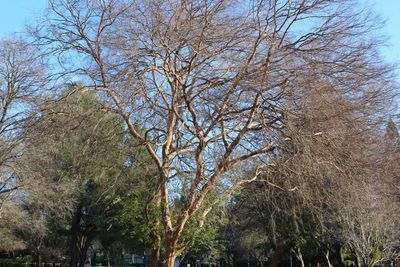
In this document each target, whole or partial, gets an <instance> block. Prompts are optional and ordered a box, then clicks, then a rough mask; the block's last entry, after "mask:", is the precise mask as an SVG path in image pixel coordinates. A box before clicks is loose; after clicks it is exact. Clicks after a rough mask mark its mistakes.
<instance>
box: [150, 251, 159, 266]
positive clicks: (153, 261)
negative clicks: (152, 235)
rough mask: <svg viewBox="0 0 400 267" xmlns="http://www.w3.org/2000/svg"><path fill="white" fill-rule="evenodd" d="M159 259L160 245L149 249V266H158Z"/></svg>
mask: <svg viewBox="0 0 400 267" xmlns="http://www.w3.org/2000/svg"><path fill="white" fill-rule="evenodd" d="M159 259H160V246H157V247H155V248H153V249H152V250H151V253H150V267H158V260H159Z"/></svg>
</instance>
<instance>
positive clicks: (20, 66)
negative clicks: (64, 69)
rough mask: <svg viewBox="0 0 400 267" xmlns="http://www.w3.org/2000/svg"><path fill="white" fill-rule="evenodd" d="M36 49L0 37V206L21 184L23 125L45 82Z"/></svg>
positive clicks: (42, 62)
mask: <svg viewBox="0 0 400 267" xmlns="http://www.w3.org/2000/svg"><path fill="white" fill-rule="evenodd" d="M39 52H40V51H39V50H38V49H37V48H36V47H34V46H32V45H30V44H28V43H27V42H26V41H24V40H23V39H20V38H9V39H1V40H0V155H1V156H0V210H1V207H2V205H3V204H4V201H5V200H6V199H7V198H9V197H10V195H11V194H12V192H13V191H14V190H15V189H17V188H18V187H19V186H22V185H23V182H22V181H20V179H19V177H17V176H16V175H15V168H16V164H17V162H16V161H17V159H18V157H19V156H20V154H21V152H22V150H21V141H22V140H23V126H24V124H25V123H26V122H27V119H28V115H29V113H30V110H31V109H32V108H33V107H34V106H35V102H36V101H35V100H36V97H37V96H38V95H39V92H43V91H44V90H45V87H46V83H47V82H48V80H47V79H46V64H45V60H44V57H42V56H41V54H40V53H39ZM0 212H1V211H0Z"/></svg>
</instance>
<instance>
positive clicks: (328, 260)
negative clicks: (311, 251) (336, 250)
mask: <svg viewBox="0 0 400 267" xmlns="http://www.w3.org/2000/svg"><path fill="white" fill-rule="evenodd" d="M325 258H326V262H327V263H328V267H333V265H332V263H331V260H330V259H329V249H328V250H327V251H326V253H325Z"/></svg>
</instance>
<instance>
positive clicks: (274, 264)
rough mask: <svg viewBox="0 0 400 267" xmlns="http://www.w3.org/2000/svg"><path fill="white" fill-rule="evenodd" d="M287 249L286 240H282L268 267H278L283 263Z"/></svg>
mask: <svg viewBox="0 0 400 267" xmlns="http://www.w3.org/2000/svg"><path fill="white" fill-rule="evenodd" d="M286 247H287V244H286V239H282V240H280V241H279V242H278V244H277V246H276V248H275V250H274V253H273V254H272V259H271V262H270V263H269V265H268V267H277V266H278V264H279V263H280V262H281V259H282V256H283V254H284V253H285V249H286Z"/></svg>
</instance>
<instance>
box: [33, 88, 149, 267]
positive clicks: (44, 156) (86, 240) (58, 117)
mask: <svg viewBox="0 0 400 267" xmlns="http://www.w3.org/2000/svg"><path fill="white" fill-rule="evenodd" d="M102 108H103V105H102V102H101V100H100V99H99V98H98V97H97V96H96V95H94V94H92V93H90V92H87V91H86V92H85V91H82V90H81V88H79V86H73V87H71V88H70V89H69V90H67V91H66V92H64V94H63V95H62V96H61V97H60V98H59V99H58V100H56V101H53V102H49V103H46V104H45V105H44V106H42V113H41V115H40V117H39V118H38V121H37V122H36V124H35V125H34V127H32V128H30V129H29V131H30V132H29V134H30V137H31V138H30V140H31V143H30V144H29V151H30V155H29V156H30V163H31V164H30V165H29V170H28V171H29V173H30V175H35V176H37V177H40V178H41V179H42V180H43V179H45V180H46V181H48V183H49V184H50V186H54V187H62V190H63V191H62V192H61V191H60V190H57V193H58V194H59V196H60V199H62V200H63V202H66V203H68V206H67V207H66V210H70V212H69V213H67V214H64V215H63V214H60V213H59V212H51V211H50V213H49V216H55V217H56V218H58V220H59V225H58V227H61V228H64V229H63V232H64V233H68V242H69V257H70V266H73V267H75V266H83V265H84V264H85V261H86V255H87V251H88V249H89V247H90V246H91V244H92V242H93V241H94V240H95V239H96V238H98V237H100V236H105V234H106V233H108V232H110V229H111V228H112V227H113V224H112V220H111V219H110V218H112V217H113V216H116V212H115V210H114V208H115V202H116V200H117V199H118V196H119V193H120V192H122V190H125V187H129V188H132V187H134V181H135V179H136V178H137V177H135V175H137V176H140V175H143V174H139V173H135V172H134V171H135V170H136V169H135V168H134V166H137V164H138V163H137V162H136V160H137V159H136V158H130V157H131V156H132V155H133V152H132V151H129V150H128V149H127V148H129V149H132V146H130V145H127V143H129V142H130V140H129V139H128V138H126V136H125V135H124V127H123V124H122V123H121V121H120V120H119V119H118V118H117V117H116V116H115V115H112V114H108V113H104V112H103V111H102ZM131 152H132V153H131ZM142 171H143V170H142ZM62 216H64V218H63V217H62ZM59 230H62V229H59Z"/></svg>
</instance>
